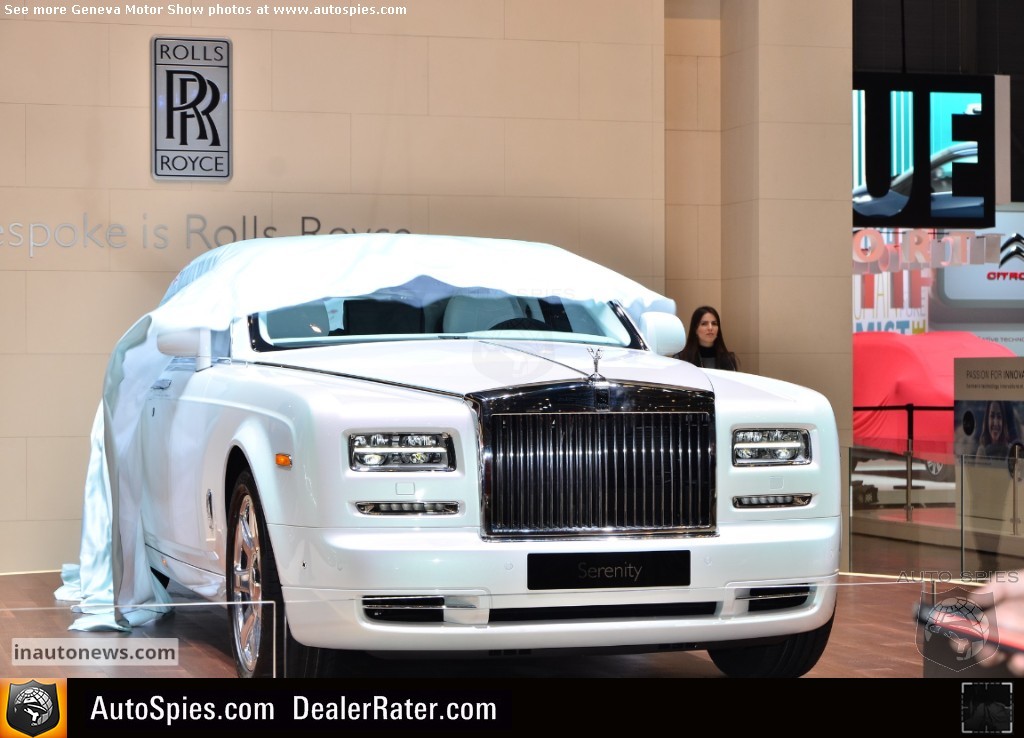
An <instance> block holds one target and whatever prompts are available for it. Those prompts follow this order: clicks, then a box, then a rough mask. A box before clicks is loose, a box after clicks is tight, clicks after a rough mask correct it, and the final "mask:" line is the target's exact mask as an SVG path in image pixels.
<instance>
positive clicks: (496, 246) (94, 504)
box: [55, 233, 675, 630]
mask: <svg viewBox="0 0 1024 738" xmlns="http://www.w3.org/2000/svg"><path fill="white" fill-rule="evenodd" d="M424 276H425V277H431V278H433V279H436V280H438V281H440V282H443V283H445V284H448V285H451V286H453V287H480V288H484V289H494V290H501V291H503V292H507V293H509V294H520V295H530V296H535V297H547V296H557V297H565V298H572V299H596V300H601V301H607V300H617V301H618V302H620V303H621V304H622V305H623V307H624V308H625V309H626V310H627V311H628V312H629V313H630V314H631V316H632V317H633V318H634V320H636V319H638V318H639V316H640V314H641V313H643V312H645V311H657V312H666V313H673V314H674V313H675V303H674V302H673V301H672V300H670V299H668V298H666V297H664V296H662V295H660V294H658V293H656V292H653V291H651V290H649V289H647V288H646V287H644V286H642V285H640V284H638V283H637V282H635V281H633V280H631V279H629V278H627V277H624V276H623V275H621V274H618V273H617V272H614V271H612V270H610V269H607V268H605V267H603V266H600V265H599V264H596V263H594V262H592V261H589V260H587V259H584V258H583V257H580V256H578V255H576V254H573V253H571V252H569V251H566V250H564V249H561V248H558V247H556V246H551V245H548V244H539V243H531V242H525V241H512V240H498V239H486V238H471V237H452V236H430V235H415V234H390V233H386V234H339V235H323V236H294V237H283V238H267V239H255V240H251V241H240V242H237V243H233V244H230V245H227V246H222V247H220V248H217V249H214V250H212V251H209V252H206V253H204V254H202V255H201V256H199V257H198V258H196V259H195V260H194V261H192V262H191V263H190V264H189V265H187V266H186V267H185V268H184V269H183V270H182V271H181V272H180V273H179V274H178V276H177V277H176V278H175V279H174V281H173V282H172V283H171V285H170V287H169V288H168V290H167V293H166V295H165V296H164V299H163V300H162V301H161V303H160V305H159V306H158V307H157V308H156V309H155V310H153V311H152V312H150V313H148V314H146V315H144V316H142V317H141V318H140V319H139V320H138V321H137V322H136V323H135V324H134V325H133V326H132V328H131V329H129V331H128V332H127V333H125V335H124V336H123V337H122V338H121V339H120V341H119V342H118V343H117V345H116V347H115V348H114V351H113V353H112V355H111V358H110V362H109V364H108V366H107V371H106V375H105V377H104V386H103V396H102V402H101V403H100V407H99V409H98V411H97V414H96V419H95V422H94V424H93V430H92V446H91V456H90V461H89V467H88V470H87V474H86V482H85V490H84V493H85V503H84V506H83V511H82V542H81V551H80V556H79V563H78V565H77V566H76V565H73V564H71V565H65V567H64V571H63V580H64V584H63V586H62V587H60V588H59V589H58V590H57V591H56V592H55V596H56V597H57V598H58V599H61V600H73V601H77V602H78V603H79V604H78V605H77V606H76V608H77V609H78V610H79V611H81V612H83V613H87V615H86V616H85V617H81V618H79V619H78V620H76V622H75V624H73V625H72V626H71V627H72V628H74V629H78V630H94V629H111V628H114V629H121V630H124V629H127V628H129V627H130V626H131V625H132V624H139V623H141V622H145V621H147V620H149V619H152V618H153V617H156V616H157V615H159V614H160V613H162V612H164V611H165V610H166V608H165V607H164V605H166V603H167V602H168V600H167V596H166V593H165V592H164V591H163V589H162V588H161V587H159V586H154V579H153V577H152V574H151V573H150V570H149V566H148V563H147V561H146V553H145V546H144V542H143V530H142V519H141V514H140V505H141V499H140V497H141V490H140V489H139V486H138V481H137V480H138V479H140V471H141V464H142V458H141V449H140V447H139V446H140V445H139V443H138V438H137V434H136V428H137V425H138V420H139V412H140V410H141V407H142V404H143V402H144V398H145V394H146V391H147V389H148V388H149V386H150V385H151V384H152V383H153V381H154V380H155V379H157V377H159V375H160V373H161V372H162V371H163V369H164V368H165V367H166V366H167V364H168V362H169V361H170V357H167V356H165V355H163V354H161V353H160V352H159V351H158V350H157V347H156V336H157V335H158V334H159V333H161V332H163V331H166V330H178V329H183V328H192V327H205V328H209V329H211V330H224V329H226V328H227V327H228V326H229V325H230V323H231V321H232V320H233V319H234V318H236V317H243V316H246V315H249V314H251V313H254V312H259V311H262V310H272V309H275V308H279V307H284V306H287V305H295V304H300V303H304V302H308V301H310V300H315V299H318V298H321V297H328V296H348V295H365V294H369V293H371V292H374V291H375V290H378V289H383V288H386V287H393V286H397V285H402V284H406V283H408V282H410V281H412V280H414V279H416V278H417V277H424Z"/></svg>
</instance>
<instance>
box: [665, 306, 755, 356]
mask: <svg viewBox="0 0 1024 738" xmlns="http://www.w3.org/2000/svg"><path fill="white" fill-rule="evenodd" d="M708 313H711V314H712V315H714V316H715V320H716V321H717V322H718V335H717V336H716V337H715V342H714V344H712V348H714V349H715V368H717V369H732V370H733V371H738V370H739V368H740V363H739V361H738V360H737V359H736V354H734V353H733V352H732V351H730V350H729V349H728V348H727V347H726V345H725V338H724V337H723V335H722V319H721V318H720V317H719V315H718V311H717V310H715V309H714V308H713V307H711V306H710V305H701V306H700V307H699V308H697V309H696V310H694V311H693V315H692V316H691V317H690V330H688V331H687V332H686V345H685V346H683V350H682V351H680V352H679V353H678V354H676V358H677V359H682V360H683V361H688V362H690V363H691V364H696V365H697V366H702V364H701V360H700V339H699V338H697V327H698V326H699V325H700V320H701V318H703V317H704V316H705V315H707V314H708Z"/></svg>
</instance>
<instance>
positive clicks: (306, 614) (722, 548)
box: [271, 518, 840, 651]
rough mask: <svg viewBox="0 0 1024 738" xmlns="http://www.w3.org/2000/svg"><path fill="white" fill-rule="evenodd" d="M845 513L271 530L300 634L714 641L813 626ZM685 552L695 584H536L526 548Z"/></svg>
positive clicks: (502, 641) (468, 646) (623, 643)
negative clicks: (485, 533)
mask: <svg viewBox="0 0 1024 738" xmlns="http://www.w3.org/2000/svg"><path fill="white" fill-rule="evenodd" d="M839 525H840V524H839V520H838V519H836V518H820V519H811V520H785V521H773V522H770V523H767V522H754V523H740V524H730V525H728V526H723V527H722V528H721V529H720V530H719V532H718V535H715V536H709V537H693V538H677V537H673V538H664V537H646V538H604V539H594V538H588V539H580V540H565V539H562V540H558V541H536V540H531V541H486V540H482V539H481V538H480V536H479V535H478V533H477V532H476V531H475V530H467V529H450V530H444V531H441V530H432V531H424V530H415V529H401V530H399V529H391V530H374V531H352V530H325V529H314V528H296V527H290V526H272V531H271V535H272V538H273V540H274V547H275V552H276V553H277V557H278V560H277V563H278V568H279V572H280V576H281V581H282V582H283V590H284V598H285V603H286V611H287V613H286V614H287V618H288V625H289V627H290V629H291V631H292V634H293V635H294V636H295V638H296V639H297V640H299V641H300V642H302V643H305V644H307V645H313V646H321V647H329V648H338V649H355V650H365V651H503V650H509V649H516V650H522V649H531V650H534V649H560V648H609V647H644V646H651V647H656V646H657V645H660V644H680V643H685V644H705V643H715V642H722V641H732V640H741V639H748V638H761V637H771V636H779V635H787V634H792V633H800V632H805V631H809V630H813V629H814V628H816V627H818V626H821V625H823V624H824V623H826V622H827V621H828V619H829V618H830V617H831V616H832V613H833V611H834V607H835V586H834V585H835V580H836V575H837V571H838V551H839V539H840V529H839ZM679 550H686V551H689V552H690V584H689V585H687V586H670V587H648V588H636V589H631V588H622V587H619V588H615V589H571V590H569V589H566V590H539V591H537V590H534V591H531V590H530V589H529V588H528V586H527V556H528V554H530V553H582V554H593V553H629V552H639V551H679ZM286 551H287V552H290V554H289V555H285V556H283V555H282V554H283V553H284V552H286ZM771 587H802V588H806V589H807V596H806V598H804V599H802V600H801V599H800V598H789V599H787V598H783V602H782V603H781V604H782V605H784V606H782V607H776V606H773V605H771V604H769V605H768V606H767V607H766V608H763V609H755V607H753V606H751V604H750V603H751V597H752V596H755V595H756V594H758V593H761V594H763V590H764V588H771ZM789 591H790V590H783V592H789ZM381 597H384V598H386V599H385V600H384V601H385V602H394V601H395V600H397V599H400V598H403V597H412V598H430V601H431V602H433V603H435V604H436V605H437V608H436V609H437V610H438V612H436V613H434V616H436V621H433V622H415V621H413V620H411V619H410V620H408V621H403V620H402V619H401V615H399V616H398V619H389V620H384V621H381V620H379V619H376V618H375V617H374V610H375V607H374V603H378V602H381V600H380V599H375V598H381ZM755 598H756V597H755ZM413 601H414V602H419V601H420V600H419V599H416V600H413ZM673 605H676V606H677V607H673ZM623 606H631V607H629V608H626V607H623ZM666 607H667V608H668V614H666V611H665V609H664V608H666ZM538 608H545V609H544V610H540V609H538ZM573 608H576V609H573ZM580 608H582V609H580ZM773 608H774V609H773ZM577 613H582V614H581V615H580V616H579V617H576V614H577Z"/></svg>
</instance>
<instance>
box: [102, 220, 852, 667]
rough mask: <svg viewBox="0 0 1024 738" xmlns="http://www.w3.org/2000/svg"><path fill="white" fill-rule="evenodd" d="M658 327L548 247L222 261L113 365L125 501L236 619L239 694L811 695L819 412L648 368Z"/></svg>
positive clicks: (595, 272)
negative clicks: (619, 665)
mask: <svg viewBox="0 0 1024 738" xmlns="http://www.w3.org/2000/svg"><path fill="white" fill-rule="evenodd" d="M673 310H674V305H673V303H672V302H671V301H669V300H667V299H666V298H664V297H662V296H660V295H657V294H655V293H653V292H650V291H649V290H646V289H645V288H643V287H642V286H640V285H639V284H637V283H635V282H633V281H631V280H629V279H626V278H625V277H623V276H621V275H618V274H615V273H614V272H610V271H608V270H606V269H604V268H602V267H599V266H598V265H596V264H593V263H592V262H589V261H587V260H584V259H581V258H580V257H577V256H574V255H572V254H570V253H569V252H566V251H564V250H562V249H558V248H556V247H554V246H548V245H543V244H532V243H525V242H514V241H498V240H488V239H472V238H449V237H440V236H416V235H372V236H347V235H342V236H324V237H320V236H313V237H301V238H277V239H264V240H259V241H253V242H242V243H237V244H232V245H230V246H225V247H222V248H219V249H216V250H215V251H211V252H210V253H209V254H206V255H204V257H202V258H200V259H199V260H197V261H196V262H194V263H193V264H192V265H190V266H189V267H187V268H186V269H185V271H183V272H182V274H181V275H180V276H179V278H178V280H176V281H175V283H174V284H173V285H172V287H171V289H170V290H169V292H168V296H167V297H166V298H165V300H164V302H163V303H162V304H161V306H160V307H159V308H157V309H156V310H155V311H154V312H153V313H152V314H151V320H150V322H148V323H147V326H148V336H147V338H146V339H145V340H143V339H141V338H140V337H139V334H138V333H136V337H135V339H133V341H132V342H130V343H131V347H130V348H129V349H128V351H127V353H125V354H124V362H123V372H124V373H126V374H130V373H131V372H132V371H135V372H136V374H139V372H140V370H136V369H133V367H136V366H140V367H144V369H143V370H141V377H142V381H144V383H145V386H144V387H143V391H142V392H141V393H140V394H139V399H138V401H137V402H136V405H137V407H135V408H134V410H133V411H132V413H133V414H134V413H137V414H135V416H134V418H133V419H131V420H124V418H125V417H126V415H125V412H126V411H125V407H124V406H121V407H119V408H117V409H116V410H112V411H111V412H110V413H109V414H108V417H109V418H111V419H112V420H111V422H114V423H121V424H122V425H124V426H125V427H124V428H123V429H122V430H124V432H125V434H126V435H124V436H123V437H125V438H129V437H130V438H133V439H134V440H133V441H132V442H131V443H132V444H137V447H136V446H134V445H132V446H131V448H137V451H138V453H137V455H136V456H135V457H133V458H134V459H135V460H134V461H131V460H126V459H124V458H121V460H120V461H118V460H117V459H114V460H113V461H112V463H113V464H114V465H115V466H116V465H118V464H120V465H121V467H122V468H120V470H119V471H118V472H117V475H116V476H117V478H118V479H120V480H121V481H120V490H119V492H118V493H119V494H121V495H125V494H134V493H137V494H138V495H139V497H140V500H139V510H140V513H139V514H140V518H141V521H142V530H143V532H144V533H143V536H144V545H145V551H146V557H147V561H148V565H149V566H150V567H152V569H153V570H154V571H155V572H156V573H157V576H159V577H160V578H161V579H171V580H174V581H176V582H179V583H181V584H183V585H185V586H187V587H189V588H191V589H193V590H194V591H196V592H199V593H201V594H203V595H204V596H207V597H209V598H211V599H214V600H225V601H226V602H227V605H228V612H229V628H230V635H231V640H232V643H233V646H234V655H235V658H236V661H237V667H238V673H239V674H240V675H241V676H243V677H248V676H262V675H271V674H274V673H276V674H278V675H280V674H286V675H289V676H291V675H300V674H301V675H317V674H322V673H326V671H325V670H326V669H328V668H329V665H330V663H331V662H332V660H336V659H337V658H339V657H342V656H343V654H344V652H345V651H360V652H369V653H378V654H380V653H383V652H390V653H391V654H392V655H395V654H403V655H410V654H414V653H416V652H420V653H421V654H422V653H430V654H438V653H454V654H461V655H464V656H468V655H473V654H488V655H504V654H515V655H522V654H530V653H542V652H546V651H547V650H549V649H609V650H616V651H623V650H636V651H656V650H670V649H706V650H707V651H708V652H709V654H710V656H711V658H712V659H713V661H714V663H715V664H716V665H717V666H718V667H719V668H720V669H721V670H722V671H723V672H724V673H726V674H728V675H737V676H799V675H802V674H804V673H806V672H807V671H808V670H809V669H810V668H811V667H813V666H814V664H815V663H816V661H817V660H818V658H819V656H820V655H821V653H822V651H823V649H824V647H825V645H826V642H827V640H828V637H829V632H830V629H831V626H832V620H833V614H834V610H835V583H836V577H837V572H838V555H839V545H840V502H839V500H840V494H839V489H840V480H839V449H838V441H837V435H836V427H835V420H834V416H833V413H832V409H831V407H830V405H829V403H828V402H827V400H826V399H825V398H824V397H823V396H822V395H820V394H818V393H817V392H814V391H811V390H809V389H806V388H803V387H799V386H795V385H793V384H789V383H786V382H782V381H776V380H772V379H767V378H764V377H759V376H753V375H749V374H742V373H736V372H721V371H718V372H716V371H713V370H710V371H705V370H701V369H699V368H697V367H695V366H692V365H690V364H687V363H684V362H681V361H678V360H676V359H674V358H671V357H670V356H668V355H662V354H674V353H676V352H677V351H678V350H679V349H680V348H681V346H682V342H683V327H682V324H681V323H680V321H679V320H678V318H676V317H675V315H674V314H673ZM147 347H148V348H147ZM154 349H155V351H154ZM132 350H136V351H141V352H142V353H140V354H139V356H143V355H144V354H145V352H146V351H149V352H150V353H151V354H152V356H159V357H160V360H159V361H152V360H133V359H132V353H131V352H132ZM156 352H158V353H156ZM150 358H152V357H150ZM147 372H148V373H147ZM133 376H134V375H133ZM136 381H139V380H138V378H137V379H136ZM121 402H122V403H124V402H128V400H126V399H123V398H122V400H121ZM118 418H121V420H120V421H119V420H118ZM133 426H134V427H133ZM122 514H123V513H122ZM123 527H124V525H123V523H122V528H123ZM262 602H267V603H273V604H274V605H275V606H273V607H264V606H261V605H260V603H262ZM272 624H273V625H272Z"/></svg>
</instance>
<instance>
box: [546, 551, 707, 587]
mask: <svg viewBox="0 0 1024 738" xmlns="http://www.w3.org/2000/svg"><path fill="white" fill-rule="evenodd" d="M689 584H690V552H689V551H633V552H629V553H535V554H527V556H526V586H527V587H528V588H529V589H531V590H534V589H619V588H623V587H686V586H689Z"/></svg>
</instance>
